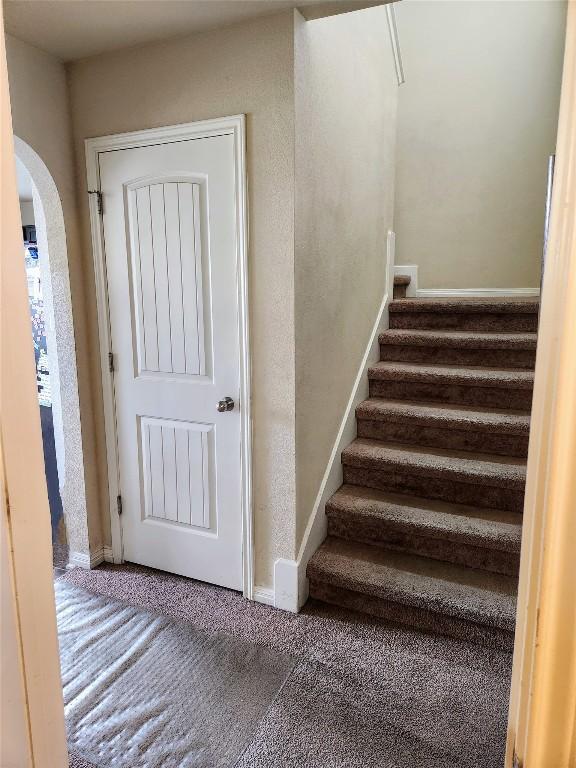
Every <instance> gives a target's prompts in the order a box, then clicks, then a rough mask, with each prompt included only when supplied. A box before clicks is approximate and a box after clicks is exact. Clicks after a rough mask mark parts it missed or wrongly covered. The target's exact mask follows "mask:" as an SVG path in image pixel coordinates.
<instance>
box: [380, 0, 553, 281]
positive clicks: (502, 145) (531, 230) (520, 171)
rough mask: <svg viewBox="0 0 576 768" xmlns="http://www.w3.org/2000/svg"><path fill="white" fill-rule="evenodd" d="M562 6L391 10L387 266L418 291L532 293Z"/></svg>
mask: <svg viewBox="0 0 576 768" xmlns="http://www.w3.org/2000/svg"><path fill="white" fill-rule="evenodd" d="M565 13H566V5H565V3H561V2H550V1H548V2H539V1H532V0H529V1H528V2H419V1H418V0H403V2H401V3H397V9H396V16H397V22H398V31H399V35H400V45H401V49H402V55H403V60H404V69H405V74H406V83H405V84H404V85H402V87H401V88H400V95H399V105H398V165H397V176H396V183H397V186H396V193H397V198H396V211H395V222H396V235H397V241H396V263H397V264H418V265H419V284H420V287H421V288H422V287H425V288H482V287H488V288H490V287H494V288H500V287H502V288H507V287H535V286H538V284H539V280H540V259H541V253H542V235H543V207H544V196H545V185H546V166H547V160H548V155H549V154H551V153H552V152H554V148H555V138H556V125H557V118H558V105H559V92H560V90H559V89H560V79H561V67H562V53H563V46H564V42H563V38H564V29H565Z"/></svg>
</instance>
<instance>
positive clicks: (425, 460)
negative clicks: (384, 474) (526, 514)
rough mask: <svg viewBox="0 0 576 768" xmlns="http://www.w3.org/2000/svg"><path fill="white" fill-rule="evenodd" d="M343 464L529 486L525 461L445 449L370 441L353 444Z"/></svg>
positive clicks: (483, 483) (493, 484)
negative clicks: (398, 467)
mask: <svg viewBox="0 0 576 768" xmlns="http://www.w3.org/2000/svg"><path fill="white" fill-rule="evenodd" d="M363 452H364V453H363ZM371 454H372V455H371ZM378 454H380V455H378ZM394 454H396V456H395V455H394ZM418 457H419V459H420V460H418ZM434 459H436V461H434ZM450 462H452V464H453V466H452V464H451V463H450ZM342 464H343V465H345V466H349V467H356V468H360V469H372V470H384V471H385V470H386V469H388V468H390V467H395V466H398V465H399V464H400V465H401V466H402V470H403V474H405V473H406V472H407V471H409V472H411V473H412V474H418V475H420V476H428V477H436V478H452V479H453V480H457V481H460V482H464V483H468V484H470V485H481V486H490V487H504V488H507V489H509V490H518V491H519V490H523V489H524V485H525V482H526V461H525V460H523V459H518V458H515V457H507V456H495V455H492V454H481V453H473V452H468V451H447V450H445V449H441V448H430V449H429V448H422V447H420V448H418V449H415V448H414V446H411V445H406V444H403V443H393V442H387V441H383V440H373V439H370V438H356V439H355V440H353V441H352V443H350V445H349V446H347V447H346V448H345V449H344V450H343V451H342ZM495 468H498V469H495ZM506 468H507V469H506Z"/></svg>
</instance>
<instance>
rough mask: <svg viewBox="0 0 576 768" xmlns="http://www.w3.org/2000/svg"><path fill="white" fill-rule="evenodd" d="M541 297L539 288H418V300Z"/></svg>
mask: <svg viewBox="0 0 576 768" xmlns="http://www.w3.org/2000/svg"><path fill="white" fill-rule="evenodd" d="M530 296H540V289H539V288H418V289H417V290H416V298H418V299H441V298H446V299H449V298H487V299H488V298H505V297H510V298H515V297H518V298H522V297H530Z"/></svg>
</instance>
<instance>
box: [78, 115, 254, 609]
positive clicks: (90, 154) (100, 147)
mask: <svg viewBox="0 0 576 768" xmlns="http://www.w3.org/2000/svg"><path fill="white" fill-rule="evenodd" d="M223 135H232V136H233V137H234V162H235V195H236V222H237V234H238V236H237V241H236V262H237V265H238V275H237V278H238V279H237V283H238V308H239V317H238V321H239V329H240V333H239V344H240V420H241V426H240V429H241V433H240V434H241V446H240V453H241V478H242V498H241V509H242V560H243V568H242V570H243V585H244V586H243V594H244V597H246V598H248V599H249V600H252V599H253V592H254V552H253V550H254V544H253V512H252V420H251V415H250V405H251V401H250V344H249V329H248V322H249V317H248V222H247V193H246V188H247V184H246V120H245V116H244V115H234V116H232V117H223V118H218V119H215V120H203V121H200V122H194V123H183V124H181V125H172V126H165V127H162V128H152V129H147V130H143V131H133V132H131V133H120V134H113V135H110V136H101V137H98V138H94V139H86V141H85V151H86V170H87V181H88V190H89V191H98V190H100V176H99V168H98V155H99V153H101V152H109V151H111V150H119V149H133V148H136V147H146V146H150V145H154V144H168V143H174V142H178V141H189V140H190V139H204V138H208V137H213V136H223ZM103 205H104V208H105V206H106V200H104V201H103ZM89 208H90V227H91V232H92V254H93V259H94V273H95V279H96V298H97V306H98V331H99V337H100V368H101V375H102V392H103V399H104V422H105V431H106V455H107V465H108V494H109V503H110V522H111V529H112V554H113V560H114V562H115V563H121V562H122V561H123V552H122V533H121V526H120V516H119V514H118V508H117V498H118V495H119V463H118V452H117V434H116V418H115V399H114V375H113V373H111V372H110V359H109V354H110V353H111V352H113V350H112V347H111V333H110V316H109V305H108V282H107V276H106V257H105V251H104V236H103V227H102V217H101V216H100V213H99V210H98V196H97V195H95V194H90V195H89Z"/></svg>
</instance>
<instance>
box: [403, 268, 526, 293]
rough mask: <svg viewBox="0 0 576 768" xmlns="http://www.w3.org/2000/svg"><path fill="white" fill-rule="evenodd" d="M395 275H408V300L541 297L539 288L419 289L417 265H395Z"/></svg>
mask: <svg viewBox="0 0 576 768" xmlns="http://www.w3.org/2000/svg"><path fill="white" fill-rule="evenodd" d="M394 274H395V275H408V276H409V277H410V284H409V285H408V286H407V288H406V298H407V299H408V298H417V299H450V298H462V299H465V298H467V297H468V298H470V299H472V298H498V297H502V298H504V297H506V296H511V297H513V296H518V297H519V298H521V297H523V296H526V297H528V296H539V295H540V289H539V288H419V287H418V266H417V265H416V264H405V265H402V264H395V265H394Z"/></svg>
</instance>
